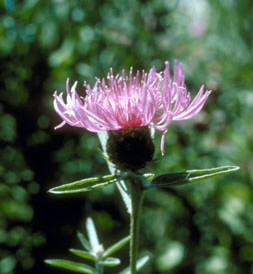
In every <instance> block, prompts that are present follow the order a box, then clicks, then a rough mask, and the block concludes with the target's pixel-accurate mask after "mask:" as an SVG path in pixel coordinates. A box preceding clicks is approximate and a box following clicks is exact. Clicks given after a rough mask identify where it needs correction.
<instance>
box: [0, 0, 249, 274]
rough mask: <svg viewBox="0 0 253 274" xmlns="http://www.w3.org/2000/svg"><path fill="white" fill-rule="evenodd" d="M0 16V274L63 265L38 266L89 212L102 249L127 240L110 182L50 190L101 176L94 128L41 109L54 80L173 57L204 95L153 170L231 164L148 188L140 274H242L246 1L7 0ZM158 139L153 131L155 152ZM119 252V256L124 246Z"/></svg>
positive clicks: (64, 251)
mask: <svg viewBox="0 0 253 274" xmlns="http://www.w3.org/2000/svg"><path fill="white" fill-rule="evenodd" d="M0 3H1V17H0V66H1V67H0V77H1V81H0V100H1V101H0V143H1V147H0V157H1V159H0V273H3V274H13V273H16V274H17V273H27V274H45V273H49V274H50V273H66V271H62V270H61V269H53V268H52V267H50V266H47V265H45V264H44V263H43V260H44V259H46V258H72V257H71V255H69V254H68V249H69V248H70V247H75V248H79V247H80V243H78V242H77V240H76V232H77V230H80V231H83V232H84V221H85V219H86V218H87V217H88V216H91V217H92V218H93V219H94V221H95V223H96V227H97V229H98V234H99V236H100V239H101V241H102V242H103V243H104V245H105V246H109V245H111V244H112V243H113V242H115V241H116V240H119V239H120V238H121V237H123V236H125V235H127V234H128V225H129V216H128V215H127V213H126V211H125V207H124V204H123V202H122V201H121V197H120V195H119V193H118V191H117V189H115V188H113V187H108V188H104V189H102V190H97V191H94V192H90V193H87V194H83V195H77V196H76V195H73V196H67V197H59V196H53V195H50V194H48V193H47V190H48V189H49V188H50V187H53V186H56V185H59V184H62V183H68V182H71V181H74V180H78V179H81V178H86V177H92V176H97V175H104V174H108V170H107V167H106V164H105V162H104V160H103V159H102V158H101V156H100V155H99V153H98V147H99V141H98V139H97V137H96V135H95V134H92V133H89V132H87V131H85V130H83V129H77V128H71V127H70V126H68V125H66V126H65V127H63V128H62V129H59V130H57V131H54V126H56V125H57V124H59V123H60V118H59V117H58V115H57V114H56V113H55V111H54V109H53V104H52V103H53V98H52V93H53V91H54V90H56V89H57V90H58V91H60V92H65V81H66V78H67V77H70V81H71V83H73V82H74V81H76V80H78V81H79V84H78V88H77V89H78V91H79V94H80V93H83V94H84V89H83V87H82V83H83V81H84V80H85V81H87V82H88V83H90V84H93V83H94V77H96V76H97V77H104V76H106V74H107V72H108V70H109V68H110V67H112V68H113V70H114V71H115V72H117V71H120V70H121V69H123V68H125V69H129V67H130V66H133V67H134V69H146V70H147V69H149V68H150V67H151V66H153V65H155V66H156V67H157V69H158V70H162V69H163V68H164V61H165V60H169V61H170V62H171V63H173V62H174V59H178V60H179V61H181V62H183V64H184V69H185V73H186V82H187V86H188V89H189V90H190V91H191V92H192V94H196V92H197V91H198V89H199V87H200V85H201V84H202V83H205V86H206V88H208V89H212V90H213V93H212V95H211V96H210V98H209V99H208V101H207V103H206V105H205V107H204V110H203V111H202V112H201V113H200V114H199V115H198V116H197V117H196V118H194V119H192V120H191V121H185V122H180V123H174V124H172V125H170V128H169V132H168V135H167V137H166V146H165V147H166V148H165V157H164V158H163V159H162V160H161V161H160V162H159V163H157V164H156V165H154V171H155V172H156V173H158V174H162V173H164V172H168V171H176V170H184V169H194V168H209V167H215V166H219V165H239V166H240V167H241V170H240V171H239V172H237V173H234V174H232V175H229V176H226V177H223V178H217V179H212V180H210V181H208V182H206V183H198V184H195V185H190V186H185V187H178V188H175V189H171V190H166V191H162V190H155V189H153V190H151V191H150V192H149V193H147V196H146V200H145V206H144V212H143V220H142V228H141V246H140V250H141V254H152V259H151V261H150V262H149V263H148V264H147V265H146V266H145V267H144V268H143V270H142V272H141V273H146V274H155V273H173V274H179V273H180V274H192V273H197V274H223V273H224V274H225V273H230V274H240V273H243V274H247V273H249V274H252V273H253V263H252V261H253V214H252V212H253V204H252V201H253V191H252V190H253V189H252V187H253V185H252V180H253V171H252V170H253V169H252V165H253V155H252V148H253V141H252V135H253V123H252V115H253V112H252V106H253V32H252V28H253V2H252V0H240V1H237V0H223V1H217V0H181V1H178V0H170V1H169V0H150V1H147V0H139V1H138V0H125V1H120V0H107V1H105V0H71V1H66V0H44V1H38V0H22V1H21V0H20V1H17V0H5V1H3V0H2V1H0ZM160 137H161V134H160V133H158V134H157V136H156V140H155V141H156V146H157V152H156V155H157V156H160V152H159V144H160ZM119 256H120V258H121V260H122V264H121V266H119V267H117V269H116V270H114V272H113V273H117V272H119V270H120V269H122V268H123V267H125V266H127V264H128V250H127V248H125V249H124V250H123V251H122V252H121V253H119Z"/></svg>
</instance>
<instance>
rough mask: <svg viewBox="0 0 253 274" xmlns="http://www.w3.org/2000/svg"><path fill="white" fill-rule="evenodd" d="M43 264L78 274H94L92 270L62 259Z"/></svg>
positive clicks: (87, 266) (46, 261)
mask: <svg viewBox="0 0 253 274" xmlns="http://www.w3.org/2000/svg"><path fill="white" fill-rule="evenodd" d="M45 263H47V264H50V265H53V266H56V267H60V268H64V269H68V270H71V271H75V272H79V273H88V274H96V270H95V269H94V268H92V267H91V266H89V265H87V264H83V263H77V262H72V261H69V260H63V259H50V260H45Z"/></svg>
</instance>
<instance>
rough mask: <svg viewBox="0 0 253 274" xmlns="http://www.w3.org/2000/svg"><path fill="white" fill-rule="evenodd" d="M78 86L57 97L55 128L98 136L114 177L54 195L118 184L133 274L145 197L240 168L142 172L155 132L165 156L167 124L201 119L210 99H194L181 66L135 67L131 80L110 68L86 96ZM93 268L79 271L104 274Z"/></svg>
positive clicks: (152, 149)
mask: <svg viewBox="0 0 253 274" xmlns="http://www.w3.org/2000/svg"><path fill="white" fill-rule="evenodd" d="M76 85H77V82H75V83H74V85H73V86H72V87H71V89H69V80H67V100H66V102H65V101H64V99H63V94H62V93H61V94H60V95H57V92H55V93H54V107H55V110H56V112H57V113H58V114H59V116H60V117H61V118H62V120H63V121H62V123H61V124H60V125H59V126H57V127H56V128H60V127H62V126H63V125H65V124H69V125H70V126H74V127H81V128H85V129H86V130H88V131H91V132H96V133H98V137H99V139H100V141H101V144H102V147H103V154H104V158H105V160H106V161H107V163H108V166H109V169H110V172H111V174H110V175H106V176H103V177H94V178H89V179H83V180H80V181H77V182H73V183H70V184H65V185H62V186H57V187H54V188H52V189H50V192H51V193H54V194H70V193H77V192H78V193H79V192H86V191H90V190H92V189H96V188H100V187H104V186H107V185H109V184H114V183H116V184H117V187H118V189H119V191H120V193H121V195H122V198H123V200H124V202H125V204H126V206H127V209H128V212H129V213H130V219H131V221H130V269H129V270H126V271H123V272H121V273H131V274H135V273H136V265H137V257H138V238H139V230H140V219H141V212H142V204H143V199H144V194H145V192H146V191H147V190H150V191H152V188H154V187H159V188H167V187H174V186H178V185H183V184H189V183H194V182H197V181H201V180H205V179H209V178H212V177H214V176H219V175H223V174H226V173H230V172H233V171H235V170H237V169H238V167H236V166H223V167H217V168H210V169H202V170H186V171H182V172H174V173H167V174H163V175H158V176H157V175H156V174H154V173H153V172H152V173H144V171H143V170H144V168H145V170H147V168H148V163H150V162H152V161H153V157H154V152H155V146H154V143H153V138H154V132H155V130H159V131H162V138H161V148H160V149H161V154H162V155H163V154H164V146H165V136H166V134H167V131H168V127H169V124H170V123H171V122H172V121H180V120H187V119H190V118H192V117H194V116H195V115H197V114H198V113H199V112H200V110H201V109H202V107H203V106H204V104H205V102H206V100H207V98H208V96H209V95H210V94H211V91H209V90H206V91H205V89H204V86H201V88H200V90H199V92H198V93H197V95H196V96H195V98H194V99H193V100H192V99H191V95H190V93H189V92H188V91H187V88H186V85H185V75H184V70H183V66H182V64H181V63H180V64H179V63H178V62H177V61H175V65H174V75H173V77H171V75H170V66H169V62H165V69H164V71H162V72H157V71H156V69H155V68H154V67H153V68H151V69H150V70H149V72H148V73H146V72H145V71H142V72H139V71H137V73H136V74H134V72H133V69H132V68H131V69H130V72H129V74H128V75H127V74H126V73H125V71H122V74H121V75H119V74H117V75H114V74H113V71H112V69H111V70H110V72H109V74H108V76H107V79H102V80H100V79H96V82H95V85H94V87H93V88H91V87H90V86H89V85H88V84H86V83H84V87H85V89H86V95H85V97H79V95H78V94H77V92H76ZM90 240H91V241H92V239H90ZM145 262H146V261H145ZM55 265H56V266H57V264H55ZM65 266H66V265H65ZM92 269H93V270H92V271H91V270H87V269H86V268H80V269H79V271H78V269H75V271H78V272H81V273H98V274H99V273H102V271H103V270H102V269H101V267H95V268H92Z"/></svg>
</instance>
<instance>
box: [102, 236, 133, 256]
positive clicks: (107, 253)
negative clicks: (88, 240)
mask: <svg viewBox="0 0 253 274" xmlns="http://www.w3.org/2000/svg"><path fill="white" fill-rule="evenodd" d="M130 239H131V237H130V236H127V237H125V238H123V239H121V240H120V241H118V242H117V243H115V244H114V245H112V246H110V247H108V248H107V249H106V250H105V252H104V253H103V257H104V258H106V257H108V256H110V255H111V254H113V253H115V252H116V251H118V250H119V249H121V248H122V247H123V246H125V245H126V244H127V243H128V242H129V241H130Z"/></svg>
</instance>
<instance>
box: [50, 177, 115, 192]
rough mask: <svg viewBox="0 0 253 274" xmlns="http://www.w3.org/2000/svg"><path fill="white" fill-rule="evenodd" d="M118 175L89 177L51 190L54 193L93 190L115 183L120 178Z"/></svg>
mask: <svg viewBox="0 0 253 274" xmlns="http://www.w3.org/2000/svg"><path fill="white" fill-rule="evenodd" d="M118 177H119V176H116V175H107V176H103V177H95V178H88V179H84V180H80V181H76V182H73V183H70V184H65V185H61V186H57V187H54V188H51V189H50V190H49V192H50V193H53V194H71V193H79V192H86V191H91V190H93V189H96V188H100V187H104V186H107V185H110V184H112V183H115V182H116V181H117V180H118Z"/></svg>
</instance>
